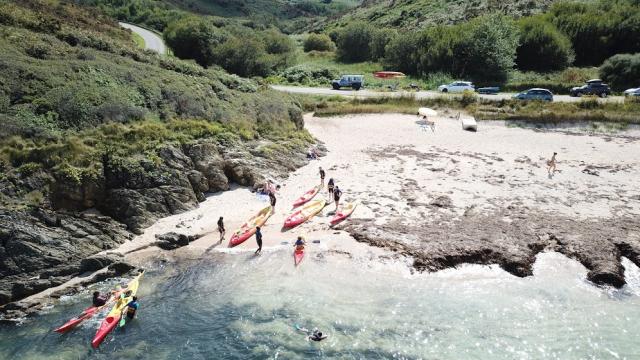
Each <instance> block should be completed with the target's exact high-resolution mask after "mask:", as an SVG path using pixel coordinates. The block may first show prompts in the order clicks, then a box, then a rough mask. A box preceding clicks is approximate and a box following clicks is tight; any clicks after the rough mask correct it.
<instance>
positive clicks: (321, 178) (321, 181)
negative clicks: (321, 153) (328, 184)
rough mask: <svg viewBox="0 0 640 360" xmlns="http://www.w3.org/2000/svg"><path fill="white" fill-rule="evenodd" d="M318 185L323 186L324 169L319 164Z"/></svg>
mask: <svg viewBox="0 0 640 360" xmlns="http://www.w3.org/2000/svg"><path fill="white" fill-rule="evenodd" d="M320 185H322V187H324V170H323V169H322V166H320Z"/></svg>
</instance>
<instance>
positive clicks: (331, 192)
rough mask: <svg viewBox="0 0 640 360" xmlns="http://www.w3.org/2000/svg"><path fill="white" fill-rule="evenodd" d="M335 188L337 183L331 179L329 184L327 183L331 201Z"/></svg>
mask: <svg viewBox="0 0 640 360" xmlns="http://www.w3.org/2000/svg"><path fill="white" fill-rule="evenodd" d="M334 186H335V183H334V182H333V178H330V179H329V182H328V183H327V190H328V191H329V200H331V198H333V187H334Z"/></svg>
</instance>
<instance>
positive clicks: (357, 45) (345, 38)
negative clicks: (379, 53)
mask: <svg viewBox="0 0 640 360" xmlns="http://www.w3.org/2000/svg"><path fill="white" fill-rule="evenodd" d="M372 36H373V27H371V25H369V24H367V23H364V22H355V23H351V24H349V25H347V26H346V27H344V28H342V29H341V30H340V32H339V33H338V39H337V41H336V46H337V48H338V51H337V55H338V59H340V60H341V61H344V62H359V61H366V60H369V59H370V58H371V50H370V44H371V38H372Z"/></svg>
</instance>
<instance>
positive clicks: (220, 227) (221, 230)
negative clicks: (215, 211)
mask: <svg viewBox="0 0 640 360" xmlns="http://www.w3.org/2000/svg"><path fill="white" fill-rule="evenodd" d="M218 232H219V233H220V242H221V243H222V240H224V232H225V230H224V221H223V220H222V216H220V219H218Z"/></svg>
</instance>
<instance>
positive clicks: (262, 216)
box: [229, 206, 273, 247]
mask: <svg viewBox="0 0 640 360" xmlns="http://www.w3.org/2000/svg"><path fill="white" fill-rule="evenodd" d="M272 214H273V211H271V206H267V207H265V208H264V209H262V210H260V212H258V213H257V214H256V215H255V216H253V217H251V218H250V219H249V220H247V222H245V223H244V224H242V226H241V227H240V229H238V230H236V232H235V233H233V235H231V239H230V240H229V247H234V246H237V245H240V244H242V243H243V242H245V241H246V240H247V239H248V238H250V237H251V236H253V234H255V233H256V227H258V226H262V225H264V224H265V223H266V222H267V219H269V217H270V216H271V215H272Z"/></svg>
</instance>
